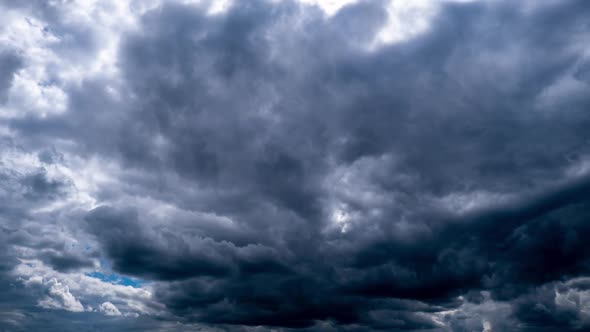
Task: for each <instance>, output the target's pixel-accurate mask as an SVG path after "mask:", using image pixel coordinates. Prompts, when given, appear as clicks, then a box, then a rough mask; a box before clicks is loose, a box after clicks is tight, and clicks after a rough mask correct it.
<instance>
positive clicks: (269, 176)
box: [0, 0, 590, 331]
mask: <svg viewBox="0 0 590 332" xmlns="http://www.w3.org/2000/svg"><path fill="white" fill-rule="evenodd" d="M37 5H39V4H37ZM37 5H34V6H33V5H31V6H29V7H28V8H29V9H28V10H31V13H33V14H34V15H38V17H40V18H42V19H43V20H44V21H46V22H47V24H48V29H50V30H51V31H54V32H55V33H56V34H58V35H61V36H64V35H68V34H69V35H71V38H69V39H67V42H64V43H63V44H59V45H54V46H53V47H54V48H53V49H54V50H55V52H59V53H60V54H64V55H67V56H69V57H68V59H71V60H72V61H81V62H83V61H82V60H81V59H82V58H84V59H85V57H88V56H89V54H90V55H92V54H93V52H94V51H95V50H96V49H97V48H99V47H100V40H101V38H100V36H94V35H93V32H92V31H88V32H85V30H84V29H82V30H80V31H75V29H74V27H72V26H68V25H67V24H63V23H61V22H60V17H61V16H60V15H61V14H60V12H59V7H52V8H49V7H47V6H41V5H39V6H37ZM36 6H37V7H36ZM385 6H386V2H382V1H379V2H369V1H360V2H359V3H357V4H352V5H349V6H346V7H344V8H343V9H341V10H340V11H339V12H337V13H336V14H335V15H334V16H332V17H328V16H325V15H324V14H323V13H322V12H321V11H320V10H319V9H318V8H314V7H310V6H305V5H301V4H299V3H296V2H293V1H283V2H279V3H271V2H267V1H250V2H247V3H245V2H244V3H242V2H239V3H234V4H233V6H231V7H230V9H229V10H228V11H227V12H225V13H222V14H219V15H209V14H207V8H206V5H204V4H201V5H188V4H180V3H176V2H172V1H169V2H165V3H163V4H161V5H159V6H156V7H155V8H154V9H152V10H149V11H147V12H145V13H143V15H142V16H141V17H138V26H137V28H136V29H134V30H132V31H126V32H125V33H123V34H122V38H121V40H120V44H119V48H118V53H117V65H118V69H119V72H118V75H119V76H116V79H113V77H110V76H108V75H106V74H105V75H103V74H102V73H98V74H96V75H95V76H89V77H87V78H85V79H83V80H81V81H80V82H76V83H75V84H74V83H68V84H66V83H64V84H63V85H62V88H63V89H64V91H66V92H67V94H68V105H69V108H68V111H67V112H65V113H63V114H56V115H52V116H49V117H47V118H42V117H38V116H32V115H31V116H23V117H18V118H12V119H7V120H1V121H2V123H3V124H5V125H6V126H8V127H9V128H10V129H11V130H12V131H14V132H15V133H16V135H17V138H18V140H19V144H20V145H21V147H22V149H24V150H27V151H31V152H32V153H34V155H35V156H37V158H38V159H39V161H40V162H41V163H43V164H44V165H45V164H46V165H45V166H44V167H50V166H49V165H66V160H69V159H75V158H80V159H82V160H85V161H89V162H90V161H98V162H97V163H99V164H100V166H101V167H99V168H100V169H99V170H96V173H97V178H99V175H101V174H102V173H101V172H104V173H108V175H109V176H106V179H103V178H100V181H102V182H100V181H98V180H97V182H96V183H98V184H97V185H96V189H93V190H95V191H94V192H93V193H92V194H93V195H94V196H93V199H94V200H95V201H94V202H93V203H96V204H93V206H92V208H78V209H74V210H75V211H63V213H59V212H55V215H52V216H51V217H48V218H56V219H59V218H66V219H67V220H68V222H67V223H66V224H67V227H69V228H68V229H67V231H68V232H71V233H72V234H76V236H78V237H79V238H80V240H83V241H88V243H89V244H92V245H95V246H96V249H95V250H91V251H90V252H89V253H84V252H83V253H80V252H75V253H70V252H68V251H67V250H65V248H64V247H63V246H62V247H60V246H59V241H58V242H57V243H53V244H52V245H50V246H49V245H46V242H44V243H43V245H41V246H40V245H39V244H38V243H36V241H39V238H38V237H39V236H38V234H39V233H43V232H38V233H35V232H34V231H33V230H32V226H27V224H26V223H15V224H10V223H6V226H3V228H2V229H3V230H5V231H4V233H5V235H4V236H7V237H10V238H13V239H14V240H13V243H15V244H16V243H20V244H21V245H23V244H26V246H27V247H29V248H33V249H36V250H37V249H39V251H38V252H35V255H36V256H37V258H39V259H41V260H43V261H44V262H46V263H47V264H49V265H51V266H52V268H53V269H54V270H57V271H62V272H68V273H69V272H72V273H73V272H75V271H79V270H80V269H84V268H88V267H90V266H92V264H94V263H95V260H96V259H99V258H100V260H102V261H106V262H108V264H109V265H110V266H111V267H112V269H113V270H114V271H115V272H117V273H120V274H123V275H125V276H129V277H139V278H143V279H145V280H148V281H149V282H151V283H152V286H153V290H154V294H153V296H154V299H155V301H158V302H159V303H161V304H162V305H164V306H165V311H166V315H164V316H162V317H160V318H161V319H162V320H163V322H160V323H159V324H161V325H158V324H156V323H154V322H149V323H146V324H147V325H149V324H153V326H156V325H158V326H161V329H162V330H172V329H174V328H173V327H170V325H169V322H170V321H178V322H179V324H181V325H182V326H183V327H189V326H191V324H205V326H206V328H210V329H213V328H218V329H220V330H228V331H256V330H261V331H263V330H270V329H271V328H274V329H284V330H285V331H288V330H318V331H334V330H345V331H346V330H348V331H371V330H410V331H424V330H435V331H472V330H485V329H488V327H486V326H488V325H489V326H491V329H492V331H529V330H534V329H537V330H541V329H542V328H544V329H546V330H547V331H553V330H555V331H557V330H560V331H575V330H583V329H584V328H586V327H587V323H588V321H587V320H586V317H585V316H584V308H585V306H586V305H587V302H586V300H585V297H586V295H585V293H584V292H585V291H586V288H587V287H586V283H585V277H587V274H588V272H589V271H588V264H589V260H588V257H589V253H588V250H587V249H586V246H585V245H584V239H585V238H587V237H588V236H590V234H588V232H589V229H588V227H586V221H587V220H588V217H589V216H588V212H587V211H590V210H589V209H588V204H589V199H590V196H589V191H590V189H589V188H590V185H589V182H588V175H587V170H588V156H589V155H590V151H589V149H590V145H589V144H588V142H590V136H588V135H589V134H588V130H587V128H588V125H589V121H590V117H589V116H588V114H587V112H586V108H587V105H588V102H589V100H588V98H587V96H586V95H585V93H584V91H586V89H587V87H586V83H585V82H586V81H587V79H586V76H587V75H586V72H587V70H586V67H587V66H586V65H585V63H586V62H587V61H586V60H585V59H586V57H587V56H586V55H585V52H586V51H585V50H584V45H585V42H587V38H588V37H587V36H588V34H589V32H590V31H589V29H590V27H589V26H588V24H587V23H586V18H587V17H588V15H589V14H590V13H589V11H590V6H588V5H587V4H586V2H584V1H574V0H572V1H564V2H560V3H548V4H542V5H541V4H533V5H526V6H525V4H520V3H514V2H509V1H497V2H493V1H475V2H471V3H461V4H458V3H445V4H443V5H441V7H440V12H439V13H438V14H437V15H436V16H435V17H434V18H433V19H432V21H431V22H430V23H431V25H430V28H429V30H428V31H426V32H424V33H423V34H420V35H418V36H415V37H414V38H412V39H409V40H406V41H403V42H400V43H395V44H391V45H384V46H382V47H379V48H374V49H371V48H370V47H369V46H370V45H371V43H372V41H373V38H374V36H375V34H376V33H377V31H379V29H380V28H381V27H382V26H383V25H384V23H385V20H386V16H387V15H386V11H385ZM31 8H33V9H31ZM35 13H37V14H35ZM82 55H83V56H82ZM76 59H77V60H76ZM84 61H85V60H84ZM15 68H16V67H15ZM0 89H1V86H0ZM113 91H115V92H113ZM44 142H53V143H54V145H53V146H51V147H50V146H47V145H46V144H44ZM68 158H69V159H68ZM113 165H115V166H113ZM11 172H13V171H10V172H8V171H7V172H6V176H5V177H6V179H7V180H8V181H7V183H12V184H13V185H14V187H15V188H19V190H20V191H19V194H18V195H17V196H14V197H12V196H11V199H12V202H15V203H14V204H7V205H6V206H4V205H2V203H0V208H2V209H3V210H2V211H3V212H2V213H3V214H2V215H1V217H2V220H4V219H5V218H8V217H7V216H20V217H21V219H26V217H27V216H29V215H30V214H31V212H30V211H29V210H34V209H35V207H37V206H39V205H42V204H44V203H47V202H50V201H60V200H64V197H66V196H67V195H72V192H75V190H74V189H72V188H73V187H75V185H74V184H70V183H68V182H67V181H65V180H64V181H63V182H59V181H57V180H55V179H51V178H49V177H48V175H47V173H46V171H43V170H42V169H39V170H38V171H35V172H29V173H27V174H17V173H11ZM0 174H4V173H0ZM101 176H102V175H101ZM74 180H75V179H74ZM74 180H72V181H73V182H75V181H74ZM78 183H82V184H83V183H84V182H81V181H79V182H78ZM17 201H22V202H21V203H17ZM67 208H71V207H67ZM64 209H66V208H64ZM15 211H16V212H15ZM60 225H61V224H60ZM43 229H44V230H46V229H51V228H49V227H47V228H45V227H44V228H43ZM53 229H57V228H53ZM17 234H18V236H17ZM27 239H28V240H27ZM27 241H28V242H27ZM48 246H49V247H50V248H51V250H48V248H47V247H48ZM40 248H41V249H40ZM43 248H44V249H45V250H44V251H43V250H42V249H43ZM100 301H101V302H97V303H96V304H95V305H96V306H97V307H98V306H99V305H104V304H105V303H107V302H105V301H106V300H100ZM108 303H110V302H108ZM112 303H113V305H116V306H117V308H119V309H121V308H120V306H119V304H118V303H115V302H112ZM103 307H104V308H103V311H105V312H107V313H113V312H115V311H114V310H113V309H112V308H111V307H110V306H108V305H105V306H103ZM101 308H102V307H101ZM121 312H123V310H121ZM87 314H88V313H84V314H80V315H81V316H79V317H86V316H84V315H87ZM67 315H68V316H64V317H67V319H72V320H73V322H72V323H71V324H70V326H76V323H75V321H76V320H75V319H74V318H71V317H73V316H69V314H67ZM484 318H485V320H484ZM64 319H66V318H64ZM104 319H106V320H107V321H108V322H114V321H113V320H111V319H119V320H120V321H121V322H120V324H123V325H121V326H127V325H125V324H133V323H129V321H128V320H126V319H125V318H124V317H114V316H113V317H108V318H104ZM143 320H149V318H145V317H144V318H141V319H140V320H139V321H138V323H137V324H139V325H138V326H144V325H141V324H143V323H142V322H145V321H143ZM107 321H104V322H103V323H104V324H107V323H105V322H107ZM103 323H100V324H103ZM97 324H98V323H97ZM109 324H110V323H109ZM183 324H184V325H183ZM179 326H180V325H179ZM179 328H180V327H179Z"/></svg>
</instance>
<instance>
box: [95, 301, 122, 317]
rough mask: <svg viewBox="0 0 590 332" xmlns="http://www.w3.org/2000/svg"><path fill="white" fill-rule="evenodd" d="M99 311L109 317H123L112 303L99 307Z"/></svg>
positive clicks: (105, 303)
mask: <svg viewBox="0 0 590 332" xmlns="http://www.w3.org/2000/svg"><path fill="white" fill-rule="evenodd" d="M98 310H99V311H100V312H103V313H104V314H105V315H107V316H121V312H120V311H119V309H117V307H116V306H115V305H114V304H112V303H111V302H104V303H102V304H101V305H100V306H99V307H98Z"/></svg>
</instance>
